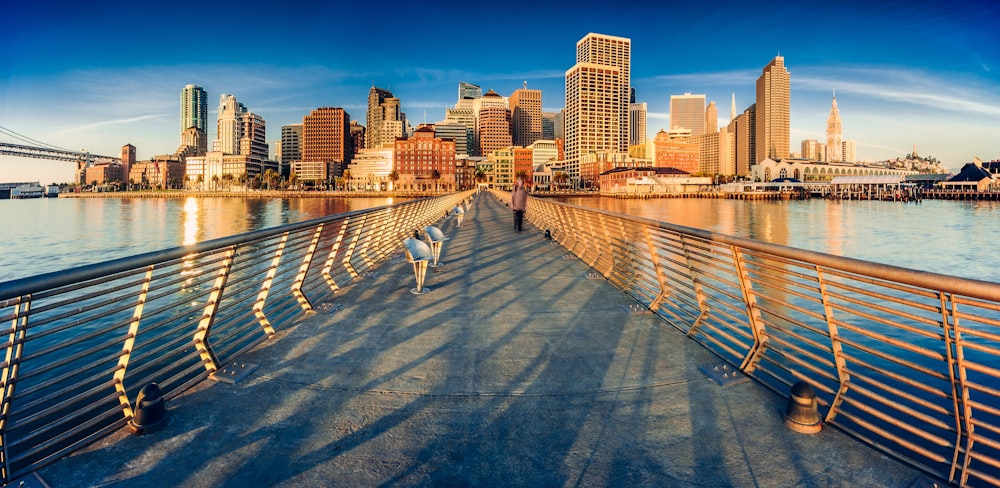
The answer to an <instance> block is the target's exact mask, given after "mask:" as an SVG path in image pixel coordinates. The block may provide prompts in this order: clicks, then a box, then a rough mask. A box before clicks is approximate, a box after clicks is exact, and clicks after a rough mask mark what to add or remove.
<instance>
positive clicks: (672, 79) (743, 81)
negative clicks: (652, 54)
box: [632, 70, 760, 89]
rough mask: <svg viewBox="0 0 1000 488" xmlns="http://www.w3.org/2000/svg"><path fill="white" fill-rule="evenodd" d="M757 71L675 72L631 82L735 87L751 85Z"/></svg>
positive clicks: (658, 84)
mask: <svg viewBox="0 0 1000 488" xmlns="http://www.w3.org/2000/svg"><path fill="white" fill-rule="evenodd" d="M759 75H760V73H759V72H757V71H754V70H732V71H715V72H703V73H676V74H669V75H659V76H652V77H648V78H636V79H634V80H632V82H633V84H644V85H646V86H650V87H657V86H691V87H698V89H701V88H703V87H714V86H725V87H736V86H747V85H752V84H754V83H755V82H756V80H757V77H758V76H759Z"/></svg>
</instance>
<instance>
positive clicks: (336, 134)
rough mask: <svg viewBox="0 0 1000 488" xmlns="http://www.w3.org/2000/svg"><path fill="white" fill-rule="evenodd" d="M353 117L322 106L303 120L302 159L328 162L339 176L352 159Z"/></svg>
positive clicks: (338, 110)
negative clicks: (351, 125) (351, 136)
mask: <svg viewBox="0 0 1000 488" xmlns="http://www.w3.org/2000/svg"><path fill="white" fill-rule="evenodd" d="M350 124H351V116H350V115H349V114H348V113H347V112H346V111H344V109H342V108H339V107H321V108H317V109H316V110H313V111H312V112H310V113H309V115H306V116H305V117H302V160H303V161H309V162H317V161H321V162H325V163H327V164H328V165H330V169H329V174H330V175H332V176H340V175H341V174H342V173H343V166H344V165H346V164H347V163H346V161H348V160H350V157H351V143H350V141H351V138H350Z"/></svg>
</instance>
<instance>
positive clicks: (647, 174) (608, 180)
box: [600, 166, 713, 195]
mask: <svg viewBox="0 0 1000 488" xmlns="http://www.w3.org/2000/svg"><path fill="white" fill-rule="evenodd" d="M600 178H601V179H600V181H601V195H664V194H671V193H695V192H699V191H707V190H709V189H710V188H711V185H712V183H713V181H712V178H710V177H694V176H691V175H690V174H688V173H686V172H684V171H681V170H679V169H677V168H656V167H651V166H639V167H621V168H614V169H610V170H608V171H605V172H603V173H601V177H600Z"/></svg>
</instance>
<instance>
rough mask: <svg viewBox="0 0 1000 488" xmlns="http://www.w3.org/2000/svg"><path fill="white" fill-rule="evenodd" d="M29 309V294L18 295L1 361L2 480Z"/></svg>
mask: <svg viewBox="0 0 1000 488" xmlns="http://www.w3.org/2000/svg"><path fill="white" fill-rule="evenodd" d="M29 310H31V295H25V296H22V297H18V298H17V300H15V301H14V318H13V320H11V324H10V335H9V337H10V338H9V339H8V341H9V344H10V345H9V346H7V354H6V356H5V357H4V362H3V372H2V373H0V374H2V375H3V377H2V378H0V380H2V381H3V399H2V401H3V407H2V408H0V436H2V438H0V440H2V442H3V464H2V466H0V467H2V468H3V480H4V482H9V481H10V480H11V479H10V466H9V465H8V464H7V463H8V462H10V451H9V450H8V449H7V447H8V446H9V445H10V443H9V441H8V438H7V419H9V418H10V413H11V404H13V402H14V389H15V387H16V386H17V374H18V372H19V371H20V370H21V356H22V354H24V338H25V336H26V335H27V334H28V311H29Z"/></svg>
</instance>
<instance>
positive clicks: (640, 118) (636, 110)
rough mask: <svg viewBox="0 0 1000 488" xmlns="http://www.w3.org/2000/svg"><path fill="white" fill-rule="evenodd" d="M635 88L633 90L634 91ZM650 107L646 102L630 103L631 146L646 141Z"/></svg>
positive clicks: (629, 142)
mask: <svg viewBox="0 0 1000 488" xmlns="http://www.w3.org/2000/svg"><path fill="white" fill-rule="evenodd" d="M634 92H635V90H633V93H634ZM647 113H648V109H647V106H646V102H641V103H630V104H629V105H628V124H629V128H628V134H629V141H628V145H629V146H637V145H639V144H645V143H646V115H647Z"/></svg>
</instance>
